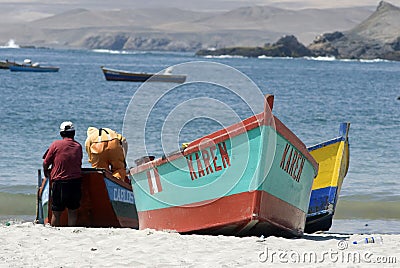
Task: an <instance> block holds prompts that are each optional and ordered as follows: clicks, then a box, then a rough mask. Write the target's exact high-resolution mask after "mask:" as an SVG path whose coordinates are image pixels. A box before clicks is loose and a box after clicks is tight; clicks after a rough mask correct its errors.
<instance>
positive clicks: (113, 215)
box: [37, 168, 139, 228]
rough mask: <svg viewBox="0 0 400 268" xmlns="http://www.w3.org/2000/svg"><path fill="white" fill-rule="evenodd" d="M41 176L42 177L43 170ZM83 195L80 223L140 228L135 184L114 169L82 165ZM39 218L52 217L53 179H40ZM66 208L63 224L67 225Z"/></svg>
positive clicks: (89, 225) (44, 221)
mask: <svg viewBox="0 0 400 268" xmlns="http://www.w3.org/2000/svg"><path fill="white" fill-rule="evenodd" d="M38 177H39V180H41V175H40V170H39V176H38ZM82 177H83V179H82V199H81V206H80V208H79V209H78V221H77V226H84V227H129V228H138V226H139V224H138V217H137V212H136V206H135V198H134V196H133V191H132V186H131V185H130V183H128V182H124V181H121V180H119V179H117V178H115V177H113V176H112V174H111V172H109V171H106V170H104V169H97V168H83V169H82ZM40 185H41V187H40V188H39V191H38V211H37V221H38V222H40V223H49V221H50V219H51V214H52V212H51V198H50V192H51V191H49V189H51V183H50V182H49V180H47V179H45V180H43V182H40ZM67 217H68V216H67V211H66V210H65V211H64V212H63V214H62V216H61V225H62V226H67V223H68V218H67Z"/></svg>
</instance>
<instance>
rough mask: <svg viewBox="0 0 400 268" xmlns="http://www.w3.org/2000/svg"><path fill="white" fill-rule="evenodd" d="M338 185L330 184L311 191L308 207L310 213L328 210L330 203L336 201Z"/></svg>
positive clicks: (333, 203)
mask: <svg viewBox="0 0 400 268" xmlns="http://www.w3.org/2000/svg"><path fill="white" fill-rule="evenodd" d="M336 193H337V187H333V186H329V187H325V188H321V189H315V190H313V191H312V192H311V197H310V205H309V207H308V215H310V214H312V213H318V214H319V213H321V212H322V211H325V210H328V207H329V205H331V204H332V205H333V207H332V208H331V209H334V207H335V202H336Z"/></svg>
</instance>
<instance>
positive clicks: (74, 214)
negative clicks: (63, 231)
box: [68, 209, 78, 226]
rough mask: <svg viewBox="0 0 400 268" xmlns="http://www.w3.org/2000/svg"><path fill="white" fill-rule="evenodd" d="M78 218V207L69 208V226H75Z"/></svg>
mask: <svg viewBox="0 0 400 268" xmlns="http://www.w3.org/2000/svg"><path fill="white" fill-rule="evenodd" d="M77 219H78V209H68V226H75V225H76V221H77Z"/></svg>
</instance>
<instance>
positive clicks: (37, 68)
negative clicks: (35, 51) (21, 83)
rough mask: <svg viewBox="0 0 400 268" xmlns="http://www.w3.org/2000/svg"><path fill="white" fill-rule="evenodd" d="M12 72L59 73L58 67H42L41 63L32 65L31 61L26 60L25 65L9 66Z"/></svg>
mask: <svg viewBox="0 0 400 268" xmlns="http://www.w3.org/2000/svg"><path fill="white" fill-rule="evenodd" d="M9 69H10V71H12V72H58V70H59V69H60V68H59V67H57V66H41V65H40V64H39V63H32V61H31V60H30V59H25V60H24V63H22V64H18V63H15V64H13V65H10V66H9Z"/></svg>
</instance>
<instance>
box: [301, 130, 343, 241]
mask: <svg viewBox="0 0 400 268" xmlns="http://www.w3.org/2000/svg"><path fill="white" fill-rule="evenodd" d="M349 129H350V123H342V124H340V128H339V137H337V138H334V139H331V140H328V141H325V142H322V143H319V144H317V145H314V146H311V147H309V148H308V150H309V152H310V153H311V155H312V156H313V157H314V158H315V160H317V162H318V164H319V171H318V175H317V177H316V179H315V180H314V184H313V187H312V192H311V198H310V206H309V208H308V214H307V221H306V228H305V232H307V233H313V232H316V231H328V230H329V228H331V226H332V219H333V215H334V213H335V208H336V204H337V201H338V198H339V193H340V189H341V187H342V183H343V180H344V178H345V176H346V174H347V171H348V169H349V161H350V152H349V139H348V134H349Z"/></svg>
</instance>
